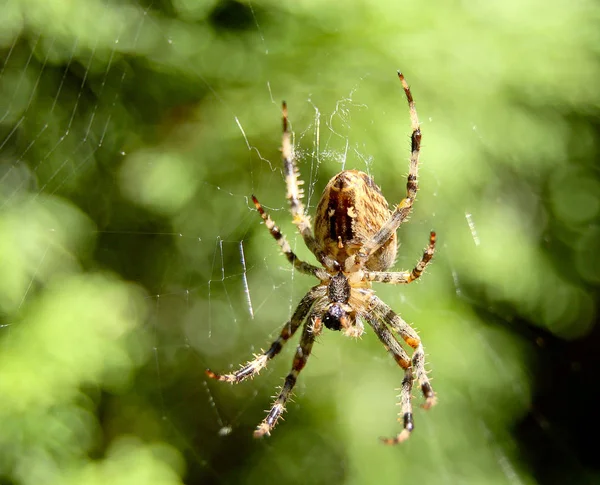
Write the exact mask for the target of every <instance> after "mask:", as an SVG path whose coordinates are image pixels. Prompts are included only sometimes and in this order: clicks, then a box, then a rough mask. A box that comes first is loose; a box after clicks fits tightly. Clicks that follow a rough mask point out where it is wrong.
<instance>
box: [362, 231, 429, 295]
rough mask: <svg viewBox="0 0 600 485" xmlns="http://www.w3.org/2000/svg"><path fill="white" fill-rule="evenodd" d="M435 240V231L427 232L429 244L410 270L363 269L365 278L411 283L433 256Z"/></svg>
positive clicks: (395, 282) (393, 283)
mask: <svg viewBox="0 0 600 485" xmlns="http://www.w3.org/2000/svg"><path fill="white" fill-rule="evenodd" d="M435 241H436V235H435V232H433V231H431V233H430V234H429V245H428V246H427V247H426V248H425V251H424V252H423V256H422V257H421V260H420V261H419V262H418V263H417V265H416V266H415V267H414V268H413V269H412V271H397V272H396V271H365V272H364V274H365V278H366V279H367V280H368V281H375V282H378V283H390V284H392V285H398V284H408V283H412V282H413V281H415V280H416V279H418V278H419V277H420V276H421V275H422V274H423V271H425V268H426V267H427V265H428V264H429V262H430V261H431V259H432V258H433V254H434V252H435Z"/></svg>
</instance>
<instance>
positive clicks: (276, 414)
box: [254, 312, 321, 438]
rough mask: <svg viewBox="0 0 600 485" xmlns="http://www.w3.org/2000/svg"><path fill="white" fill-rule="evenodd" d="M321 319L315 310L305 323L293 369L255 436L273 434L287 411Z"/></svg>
mask: <svg viewBox="0 0 600 485" xmlns="http://www.w3.org/2000/svg"><path fill="white" fill-rule="evenodd" d="M320 320H321V319H320V317H317V316H316V315H315V314H314V312H313V314H311V316H310V317H309V318H308V320H307V321H306V322H305V323H304V327H303V329H302V337H300V344H299V345H298V348H297V349H296V354H295V355H294V360H293V362H292V370H291V372H290V373H289V374H288V375H287V377H286V378H285V382H284V383H283V387H282V388H281V392H280V393H279V395H278V396H277V399H276V400H275V402H274V403H273V407H272V408H271V410H270V411H269V414H267V417H266V418H265V419H264V420H263V421H262V423H260V424H259V425H258V427H257V428H256V430H255V431H254V437H255V438H260V437H262V436H264V435H269V434H271V430H272V429H273V428H274V427H275V425H276V424H277V420H278V419H279V418H280V417H281V415H282V414H283V411H285V403H286V402H287V400H288V398H289V397H290V394H291V392H292V390H293V389H294V386H295V385H296V380H297V379H298V374H300V371H301V370H302V369H304V366H305V365H306V361H307V360H308V357H309V356H310V352H311V350H312V346H313V343H314V342H315V338H316V333H315V332H314V330H313V329H315V328H321V322H320Z"/></svg>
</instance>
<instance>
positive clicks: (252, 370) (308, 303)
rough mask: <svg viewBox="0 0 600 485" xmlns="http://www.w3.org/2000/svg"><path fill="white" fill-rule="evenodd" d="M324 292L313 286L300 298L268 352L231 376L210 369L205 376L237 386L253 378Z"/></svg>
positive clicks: (273, 355) (293, 331)
mask: <svg viewBox="0 0 600 485" xmlns="http://www.w3.org/2000/svg"><path fill="white" fill-rule="evenodd" d="M325 292H326V287H324V286H315V287H313V288H312V289H311V290H310V291H309V292H308V293H307V294H306V295H305V296H304V298H302V300H301V301H300V303H299V304H298V307H297V308H296V311H295V312H294V314H293V315H292V318H291V319H290V321H288V322H287V323H286V324H285V325H284V326H283V328H282V329H281V333H280V334H279V337H277V340H275V341H274V342H273V343H272V344H271V346H270V347H269V350H267V351H266V352H263V353H262V354H260V355H257V356H256V358H255V359H254V360H251V361H250V362H247V363H246V364H244V365H243V366H242V367H241V368H240V369H239V370H237V371H235V372H233V373H231V374H217V373H215V372H213V371H211V370H210V369H206V375H207V376H208V377H210V378H212V379H217V380H219V381H225V382H229V383H231V384H237V383H239V382H242V381H243V380H245V379H247V378H249V377H254V376H255V375H256V374H258V373H259V372H260V371H261V370H262V369H263V368H265V367H266V366H267V363H268V362H269V360H271V359H272V358H273V357H275V356H276V355H277V354H278V353H279V352H281V349H282V348H283V345H284V344H285V343H286V342H287V341H288V340H289V339H290V338H291V337H292V336H293V335H294V333H296V330H298V327H299V326H300V324H301V323H302V322H303V320H304V319H305V318H306V315H307V314H308V312H309V311H310V309H311V307H312V305H313V303H314V302H315V300H317V299H318V298H321V297H323V296H325Z"/></svg>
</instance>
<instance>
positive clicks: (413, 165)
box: [355, 71, 421, 265]
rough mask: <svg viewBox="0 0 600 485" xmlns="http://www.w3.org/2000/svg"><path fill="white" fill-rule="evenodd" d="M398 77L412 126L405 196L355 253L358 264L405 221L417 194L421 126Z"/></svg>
mask: <svg viewBox="0 0 600 485" xmlns="http://www.w3.org/2000/svg"><path fill="white" fill-rule="evenodd" d="M398 78H399V79H400V82H401V83H402V88H403V89H404V93H405V95H406V99H407V101H408V110H409V112H410V121H411V128H412V134H411V137H410V139H411V153H410V166H409V171H408V179H407V182H406V197H405V198H404V199H403V200H402V201H401V202H400V203H399V204H398V205H397V206H396V209H395V210H394V212H393V213H392V215H391V216H390V218H389V219H388V220H387V222H386V223H385V224H384V225H383V226H382V227H381V229H379V231H377V233H375V235H374V236H373V237H372V238H371V240H370V241H368V242H367V243H366V244H365V245H364V246H363V248H362V250H361V251H359V252H358V253H357V255H356V256H355V263H356V264H358V265H362V264H364V263H365V261H366V260H367V259H369V256H370V255H371V254H373V253H374V252H375V251H377V250H378V249H379V248H380V247H381V246H383V245H384V244H385V243H386V242H387V241H388V240H389V239H390V237H391V236H392V234H393V233H394V232H396V230H397V229H398V227H399V226H400V224H402V223H403V222H404V221H406V219H407V218H408V216H409V214H410V212H411V210H412V205H413V202H414V201H415V198H416V196H417V191H418V190H419V182H418V175H419V154H420V152H421V128H420V127H419V117H418V115H417V109H416V107H415V102H414V100H413V97H412V93H411V92H410V88H409V87H408V83H407V82H406V79H404V75H403V74H402V73H401V72H400V71H398Z"/></svg>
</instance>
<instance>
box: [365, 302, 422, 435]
mask: <svg viewBox="0 0 600 485" xmlns="http://www.w3.org/2000/svg"><path fill="white" fill-rule="evenodd" d="M363 318H364V319H365V320H366V321H367V322H368V323H369V325H371V327H372V328H373V330H374V331H375V333H376V334H377V337H379V340H381V343H382V344H383V345H384V346H385V348H386V349H387V351H388V352H389V353H390V354H391V355H392V357H393V358H394V360H395V361H396V363H397V364H398V365H399V366H400V367H402V368H403V369H404V378H403V379H402V386H401V387H400V396H398V397H400V403H399V404H400V406H401V408H400V416H402V422H403V424H404V428H403V429H402V431H401V432H400V433H398V434H397V435H396V437H394V438H381V440H382V441H383V442H384V443H385V444H387V445H395V444H398V443H401V442H402V441H406V440H407V439H408V438H409V436H410V433H411V432H412V430H413V428H414V423H413V414H412V404H411V390H412V385H413V373H412V366H411V362H410V357H409V356H408V354H407V353H406V351H405V350H404V349H403V348H402V347H401V346H400V344H399V343H398V340H396V337H394V336H393V335H392V333H391V332H390V331H389V330H388V328H387V327H386V326H385V325H384V324H383V323H381V322H380V321H379V320H378V319H377V318H375V317H374V316H373V315H371V314H365V315H363ZM398 420H399V421H400V419H398Z"/></svg>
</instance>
